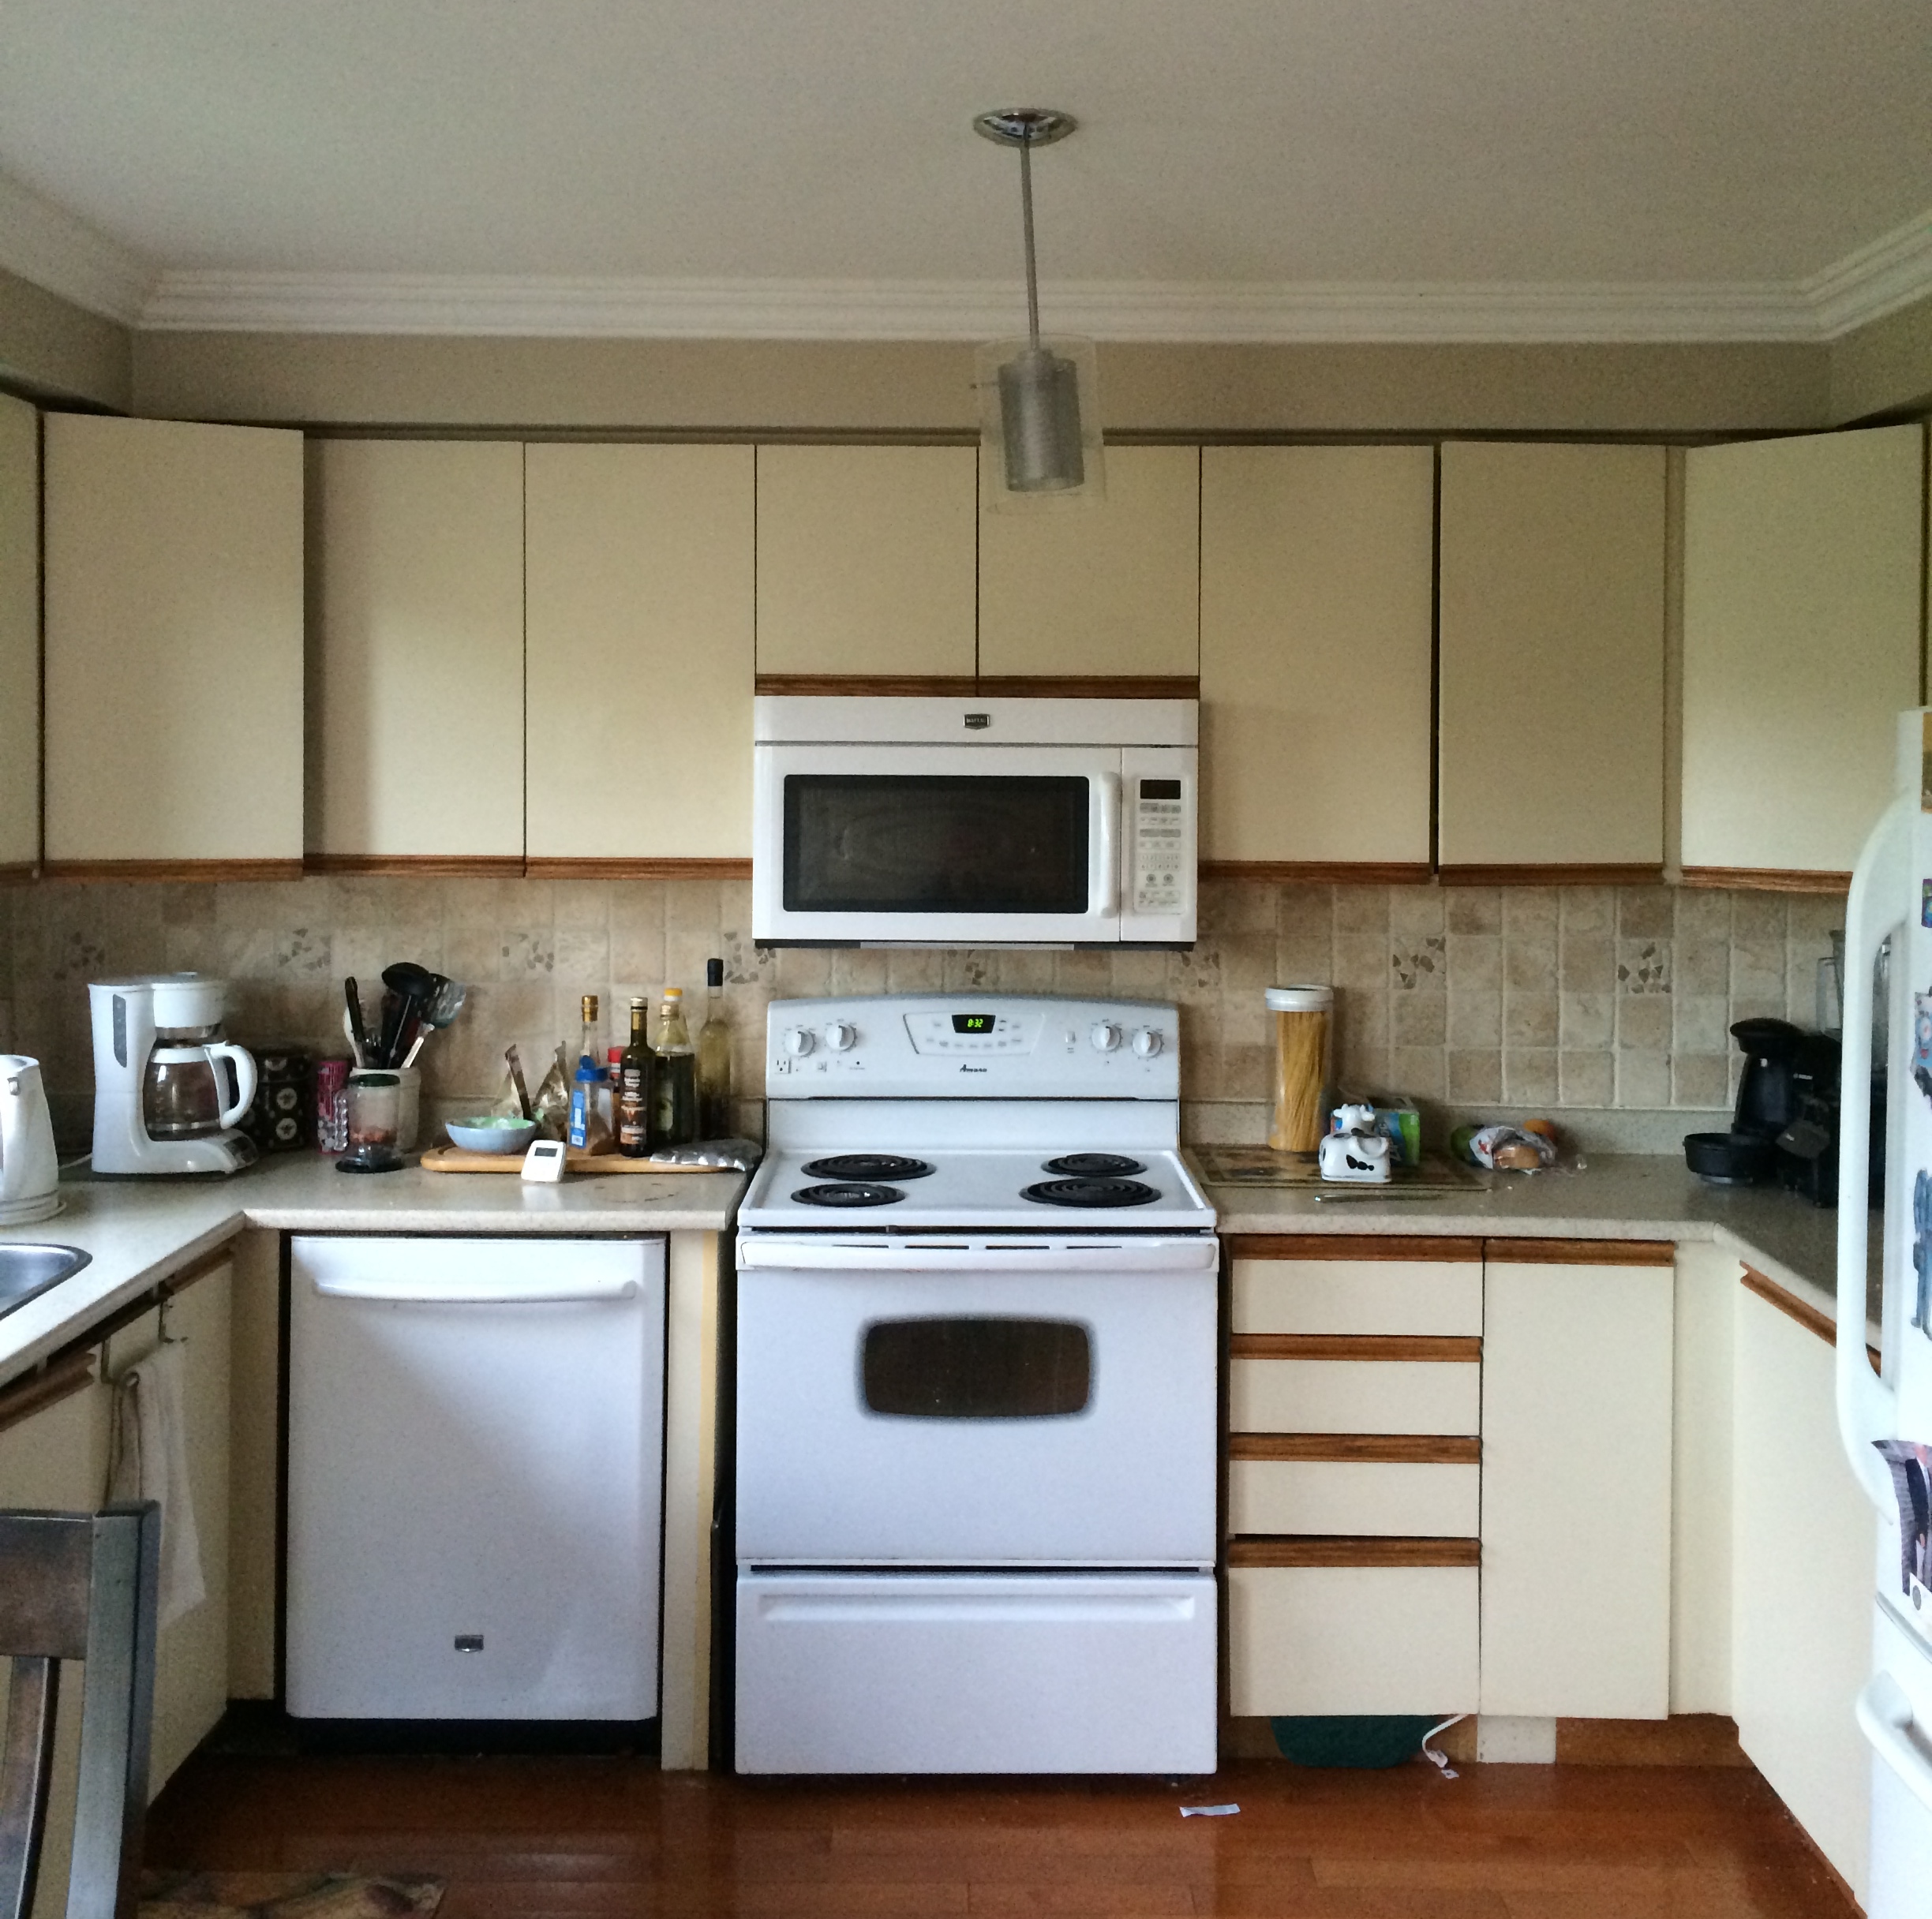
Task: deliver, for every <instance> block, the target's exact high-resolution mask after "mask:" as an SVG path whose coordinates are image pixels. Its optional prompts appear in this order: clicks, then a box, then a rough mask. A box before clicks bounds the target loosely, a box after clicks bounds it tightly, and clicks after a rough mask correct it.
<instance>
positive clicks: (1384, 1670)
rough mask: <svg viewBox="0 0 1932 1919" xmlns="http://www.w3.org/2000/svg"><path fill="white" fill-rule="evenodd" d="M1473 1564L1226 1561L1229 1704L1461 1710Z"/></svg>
mask: <svg viewBox="0 0 1932 1919" xmlns="http://www.w3.org/2000/svg"><path fill="white" fill-rule="evenodd" d="M1478 1577H1479V1575H1478V1573H1477V1569H1476V1568H1475V1567H1474V1566H1236V1567H1233V1568H1231V1569H1230V1571H1229V1573H1228V1576H1227V1578H1228V1667H1229V1674H1228V1679H1229V1684H1228V1691H1229V1709H1230V1711H1233V1712H1234V1713H1236V1714H1237V1715H1253V1714H1263V1713H1282V1714H1301V1713H1356V1712H1364V1713H1379V1712H1428V1713H1440V1714H1443V1715H1447V1714H1449V1713H1452V1712H1473V1711H1475V1710H1476V1700H1477V1610H1476V1596H1477V1580H1478Z"/></svg>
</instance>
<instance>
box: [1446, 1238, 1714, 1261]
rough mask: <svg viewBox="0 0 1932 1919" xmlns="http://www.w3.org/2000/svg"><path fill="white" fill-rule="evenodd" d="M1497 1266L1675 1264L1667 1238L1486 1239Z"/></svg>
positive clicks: (1486, 1249)
mask: <svg viewBox="0 0 1932 1919" xmlns="http://www.w3.org/2000/svg"><path fill="white" fill-rule="evenodd" d="M1483 1257H1484V1258H1485V1259H1487V1260H1488V1261H1489V1263H1491V1264H1492V1265H1494V1266H1675V1265H1676V1263H1677V1248H1676V1246H1675V1245H1674V1244H1672V1242H1671V1241H1670V1240H1484V1242H1483Z"/></svg>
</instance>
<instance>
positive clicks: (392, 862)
mask: <svg viewBox="0 0 1932 1919" xmlns="http://www.w3.org/2000/svg"><path fill="white" fill-rule="evenodd" d="M302 866H303V867H304V869H305V870H306V871H308V872H310V873H354V874H360V875H361V876H364V877H369V878H376V879H381V878H394V879H415V880H520V879H522V877H523V856H522V854H520V853H310V854H309V855H306V856H305V858H304V859H303V861H302Z"/></svg>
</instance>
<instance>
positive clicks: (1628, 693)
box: [1436, 440, 1665, 880]
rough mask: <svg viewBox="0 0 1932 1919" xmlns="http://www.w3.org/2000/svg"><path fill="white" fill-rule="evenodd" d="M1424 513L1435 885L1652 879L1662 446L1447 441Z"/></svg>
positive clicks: (1659, 754)
mask: <svg viewBox="0 0 1932 1919" xmlns="http://www.w3.org/2000/svg"><path fill="white" fill-rule="evenodd" d="M1441 512H1442V520H1441V525H1442V534H1441V556H1440V561H1439V567H1438V570H1439V580H1440V628H1441V639H1440V645H1441V668H1440V671H1441V694H1440V720H1439V722H1438V733H1437V741H1438V745H1437V755H1436V757H1437V764H1438V767H1439V774H1438V812H1437V829H1436V832H1437V858H1438V859H1439V860H1440V863H1441V866H1442V868H1443V873H1445V875H1451V874H1454V873H1457V872H1458V870H1460V871H1461V872H1462V873H1463V874H1464V875H1465V876H1466V877H1481V878H1484V879H1492V878H1503V879H1507V878H1509V877H1522V878H1523V879H1526V880H1533V879H1535V878H1537V877H1538V869H1547V868H1548V867H1551V866H1563V867H1571V868H1574V867H1577V866H1585V867H1596V868H1598V869H1600V870H1603V874H1604V877H1605V878H1606V879H1629V878H1634V877H1640V876H1641V875H1642V874H1645V873H1648V874H1649V875H1650V876H1651V877H1655V876H1656V875H1657V873H1659V872H1660V871H1661V869H1662V866H1663V863H1664V571H1665V567H1664V534H1665V526H1664V522H1665V489H1664V449H1663V448H1662V447H1623V446H1617V447H1610V446H1571V445H1559V444H1555V443H1538V444H1534V445H1511V444H1507V443H1501V442H1492V441H1484V442H1476V441H1466V440H1451V441H1449V442H1448V443H1446V444H1445V445H1444V446H1443V450H1442V509H1441ZM1497 869H1501V870H1500V872H1499V871H1497ZM1632 869H1634V872H1633V871H1632Z"/></svg>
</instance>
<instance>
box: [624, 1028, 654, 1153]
mask: <svg viewBox="0 0 1932 1919" xmlns="http://www.w3.org/2000/svg"><path fill="white" fill-rule="evenodd" d="M649 1015H650V1001H647V1000H645V999H642V998H638V999H635V1000H633V1001H631V1043H630V1045H629V1046H626V1047H625V1048H624V1049H623V1058H622V1059H621V1060H620V1061H619V1063H618V1068H617V1150H618V1151H619V1152H620V1153H622V1154H623V1155H624V1156H625V1157H626V1158H629V1159H642V1158H643V1157H644V1155H645V1154H646V1153H648V1152H649V1151H650V1146H651V1141H650V1120H651V1107H650V1101H651V1049H650V1041H649V1040H648V1039H647V1038H646V1037H645V1035H644V1022H645V1020H646V1018H648V1017H649Z"/></svg>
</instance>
